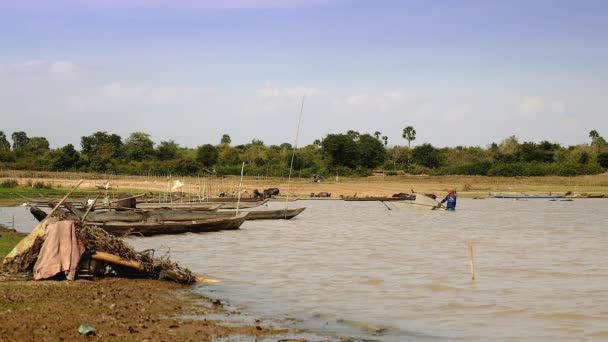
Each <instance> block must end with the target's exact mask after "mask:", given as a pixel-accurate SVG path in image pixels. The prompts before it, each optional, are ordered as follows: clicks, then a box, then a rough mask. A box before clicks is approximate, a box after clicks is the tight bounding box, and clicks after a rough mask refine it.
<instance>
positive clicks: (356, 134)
mask: <svg viewBox="0 0 608 342" xmlns="http://www.w3.org/2000/svg"><path fill="white" fill-rule="evenodd" d="M346 135H347V136H349V137H350V138H351V139H352V140H353V141H357V140H359V135H360V134H359V132H357V131H353V130H350V131H348V132H346Z"/></svg>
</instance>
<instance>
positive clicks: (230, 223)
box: [87, 212, 249, 236]
mask: <svg viewBox="0 0 608 342" xmlns="http://www.w3.org/2000/svg"><path fill="white" fill-rule="evenodd" d="M247 215H249V213H247V212H243V213H239V214H238V215H236V216H229V217H212V218H204V219H200V220H194V221H158V222H124V221H109V222H91V221H89V220H88V219H87V224H90V225H96V226H98V227H100V228H102V229H104V230H105V231H106V232H108V233H110V234H112V235H115V236H128V235H141V236H152V235H167V234H183V233H206V232H217V231H221V230H235V229H239V227H240V226H241V225H242V224H243V222H245V220H246V219H247Z"/></svg>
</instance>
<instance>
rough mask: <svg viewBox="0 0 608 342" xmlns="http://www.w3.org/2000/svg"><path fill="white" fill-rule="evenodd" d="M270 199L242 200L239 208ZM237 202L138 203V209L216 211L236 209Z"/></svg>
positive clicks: (255, 204)
mask: <svg viewBox="0 0 608 342" xmlns="http://www.w3.org/2000/svg"><path fill="white" fill-rule="evenodd" d="M267 202H268V199H266V200H263V201H255V202H242V203H238V204H239V208H243V209H245V208H254V207H258V206H260V205H263V204H266V203H267ZM236 206H237V202H225V203H220V202H214V203H205V202H184V203H152V202H148V203H137V208H138V209H146V210H149V209H161V208H167V209H174V210H196V211H214V210H217V209H218V208H222V209H236Z"/></svg>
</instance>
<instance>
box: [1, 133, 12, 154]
mask: <svg viewBox="0 0 608 342" xmlns="http://www.w3.org/2000/svg"><path fill="white" fill-rule="evenodd" d="M10 149H11V144H10V143H9V142H8V140H7V139H6V135H4V132H2V131H0V151H8V150H10Z"/></svg>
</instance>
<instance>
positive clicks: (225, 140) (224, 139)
mask: <svg viewBox="0 0 608 342" xmlns="http://www.w3.org/2000/svg"><path fill="white" fill-rule="evenodd" d="M231 142H232V139H230V136H229V135H228V134H224V135H222V140H221V141H220V144H222V145H224V144H225V145H230V143H231Z"/></svg>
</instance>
